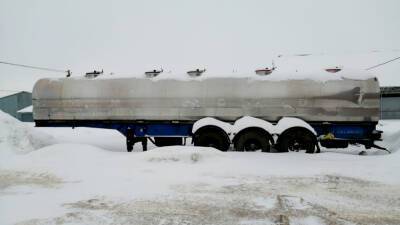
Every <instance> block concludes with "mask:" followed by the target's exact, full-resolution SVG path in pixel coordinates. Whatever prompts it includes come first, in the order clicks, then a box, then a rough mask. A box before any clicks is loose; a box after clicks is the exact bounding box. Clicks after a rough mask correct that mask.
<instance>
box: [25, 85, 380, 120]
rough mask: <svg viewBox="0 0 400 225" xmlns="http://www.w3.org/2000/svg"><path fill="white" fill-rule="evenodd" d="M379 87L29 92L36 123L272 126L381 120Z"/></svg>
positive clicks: (59, 88) (39, 88)
mask: <svg viewBox="0 0 400 225" xmlns="http://www.w3.org/2000/svg"><path fill="white" fill-rule="evenodd" d="M379 93H380V90H379V83H378V81H377V80H376V79H368V80H350V79H344V80H331V81H326V82H318V81H313V80H284V81H269V80H257V79H249V78H210V79H204V80H201V81H198V80H195V79H192V80H185V81H179V80H157V81H152V80H151V79H143V78H119V79H98V80H96V79H95V80H86V79H70V78H67V79H60V80H51V79H42V80H40V81H38V82H37V83H36V85H35V87H34V89H33V97H32V98H33V115H34V119H35V120H49V119H50V120H198V119H200V118H203V117H215V118H219V119H221V120H225V121H234V120H236V119H238V118H240V117H242V116H246V115H247V116H253V117H258V118H261V119H265V120H269V121H276V120H278V119H280V118H281V117H283V116H295V117H299V118H302V119H304V120H306V121H378V120H379V106H380V95H379Z"/></svg>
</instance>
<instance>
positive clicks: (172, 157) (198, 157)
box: [141, 146, 226, 163]
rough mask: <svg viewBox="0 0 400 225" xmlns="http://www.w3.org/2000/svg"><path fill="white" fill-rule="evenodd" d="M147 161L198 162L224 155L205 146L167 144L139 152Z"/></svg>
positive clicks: (224, 155)
mask: <svg viewBox="0 0 400 225" xmlns="http://www.w3.org/2000/svg"><path fill="white" fill-rule="evenodd" d="M141 157H143V160H145V161H148V162H183V163H198V162H204V161H209V160H213V159H216V160H218V159H220V158H222V157H226V154H224V153H223V152H221V151H219V150H217V149H214V148H207V147H190V148H188V147H185V146H169V147H160V148H155V149H152V150H150V151H147V152H143V153H142V154H141Z"/></svg>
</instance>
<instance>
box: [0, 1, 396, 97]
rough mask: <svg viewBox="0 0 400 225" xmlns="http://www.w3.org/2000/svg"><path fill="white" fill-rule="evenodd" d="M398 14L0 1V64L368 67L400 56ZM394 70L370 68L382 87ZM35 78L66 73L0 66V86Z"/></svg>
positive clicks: (110, 68) (363, 7)
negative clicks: (313, 61) (349, 62)
mask: <svg viewBox="0 0 400 225" xmlns="http://www.w3.org/2000/svg"><path fill="white" fill-rule="evenodd" d="M399 9H400V1H398V0H335V1H332V0H331V1H328V0H315V1H312V0H301V1H300V0H291V1H289V0H280V1H268V0H261V1H255V0H247V1H245V0H243V1H234V0H229V1H217V0H201V1H190V0H181V1H179V0H169V1H165V0H164V1H161V0H160V1H151V0H146V1H145V0H144V1H133V0H132V1H100V0H93V1H81V0H68V1H56V0H43V1H34V0H26V1H21V0H10V1H8V0H0V61H11V62H15V63H22V64H29V65H35V66H44V67H52V68H60V69H64V68H65V69H68V68H69V69H71V70H72V71H73V75H75V76H78V75H81V74H83V73H84V72H87V71H90V70H94V69H100V70H101V69H104V71H105V72H107V73H109V72H114V73H115V74H137V73H143V72H144V71H146V70H150V69H153V68H160V67H163V68H164V70H166V71H173V72H180V73H182V72H184V71H187V70H190V69H194V68H198V67H199V68H203V67H205V68H207V69H208V71H212V72H218V73H230V72H232V70H233V69H235V70H238V71H243V72H244V71H248V72H253V71H254V69H257V68H260V67H264V66H269V65H270V64H271V60H272V59H276V56H277V55H279V54H283V55H285V56H286V55H292V54H298V53H317V54H319V53H326V54H333V55H339V56H338V57H340V56H343V55H344V56H346V57H347V56H348V55H349V54H350V55H352V54H353V55H354V56H355V58H356V59H355V60H354V61H356V62H360V61H361V62H362V58H357V57H358V56H359V55H360V54H366V55H367V56H368V58H369V59H368V60H367V61H364V63H361V64H363V65H358V66H366V67H368V66H372V65H374V64H378V63H380V62H382V61H385V60H389V59H391V58H394V57H396V56H400V51H399V49H400V43H399V40H400V13H399V11H398V10H399ZM372 50H380V51H383V52H381V53H379V54H378V53H371V51H372ZM396 50H397V51H396ZM375 56H377V57H376V59H375V58H374V57H375ZM292 57H293V56H292ZM353 58H354V57H353ZM370 63H372V65H370ZM364 64H365V65H364ZM332 65H335V62H333V63H332ZM278 66H279V64H278ZM399 71H400V60H398V61H396V62H393V63H391V64H388V65H387V66H385V67H383V68H381V69H377V70H375V71H374V72H376V73H377V76H378V77H379V78H380V80H381V83H382V84H383V85H400V78H399V77H398V76H399V75H400V73H399ZM42 76H54V77H56V76H64V75H63V74H57V73H52V72H50V73H49V72H42V71H34V70H26V69H21V68H17V67H11V66H7V65H1V64H0V89H27V90H30V89H31V88H32V85H33V82H34V80H36V79H38V78H39V77H42Z"/></svg>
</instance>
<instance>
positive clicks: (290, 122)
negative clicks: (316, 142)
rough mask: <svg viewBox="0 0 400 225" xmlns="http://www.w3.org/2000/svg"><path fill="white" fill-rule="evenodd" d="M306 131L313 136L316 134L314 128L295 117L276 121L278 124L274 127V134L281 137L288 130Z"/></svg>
mask: <svg viewBox="0 0 400 225" xmlns="http://www.w3.org/2000/svg"><path fill="white" fill-rule="evenodd" d="M294 128H296V129H300V128H303V129H306V130H308V131H310V132H311V133H312V134H313V135H315V136H317V132H316V131H315V130H314V128H313V127H312V126H311V125H310V124H309V123H307V122H306V121H304V120H302V119H299V118H295V117H283V118H282V119H280V120H279V121H278V123H277V124H276V125H275V134H278V135H279V136H281V135H282V134H283V133H285V132H287V131H288V130H289V129H294Z"/></svg>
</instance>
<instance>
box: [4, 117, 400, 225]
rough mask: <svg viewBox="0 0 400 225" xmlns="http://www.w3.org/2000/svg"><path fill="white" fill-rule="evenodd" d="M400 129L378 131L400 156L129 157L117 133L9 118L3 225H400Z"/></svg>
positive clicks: (159, 151)
mask: <svg viewBox="0 0 400 225" xmlns="http://www.w3.org/2000/svg"><path fill="white" fill-rule="evenodd" d="M399 127H400V121H397V120H386V121H381V122H380V125H379V129H381V130H383V131H384V136H383V139H384V142H383V143H382V145H383V146H386V147H388V148H389V149H390V150H391V151H392V152H393V153H392V154H387V153H385V152H383V151H378V150H368V154H367V155H366V156H359V155H358V153H359V151H361V150H363V148H361V147H350V148H348V149H345V150H338V149H322V153H320V154H304V153H302V152H291V153H262V152H219V151H217V150H215V149H213V148H203V147H192V146H180V147H177V146H170V147H162V148H156V147H155V146H152V145H151V146H150V150H149V151H147V152H141V151H140V145H139V144H137V145H135V149H134V152H132V153H128V152H126V151H125V146H124V138H123V136H122V135H120V134H119V133H118V132H114V131H112V130H97V129H89V128H76V129H70V128H34V127H32V124H25V123H21V122H19V121H17V120H15V119H13V118H12V117H10V116H8V115H6V114H5V113H2V112H0V224H4V225H8V224H15V223H20V224H85V225H86V224H89V225H91V224H163V223H164V224H229V225H230V224H278V223H283V222H285V221H290V224H382V223H384V224H399V222H400V217H399V215H400V202H399V201H398V197H399V196H400V172H399V171H400V164H399V160H400V152H399V151H398V149H399V148H400V142H399V140H400V131H399ZM21 153H23V154H21ZM16 209H18V210H16ZM283 224H284V223H283Z"/></svg>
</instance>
